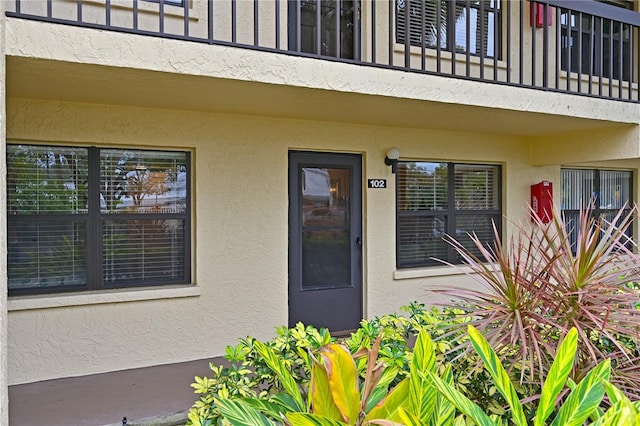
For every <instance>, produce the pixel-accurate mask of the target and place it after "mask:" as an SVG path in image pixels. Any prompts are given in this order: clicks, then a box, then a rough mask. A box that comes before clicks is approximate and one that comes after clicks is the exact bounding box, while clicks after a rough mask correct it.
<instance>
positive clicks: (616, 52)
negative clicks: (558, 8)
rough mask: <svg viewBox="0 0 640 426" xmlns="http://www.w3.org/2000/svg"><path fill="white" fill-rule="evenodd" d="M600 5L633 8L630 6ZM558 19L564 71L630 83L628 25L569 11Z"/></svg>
mask: <svg viewBox="0 0 640 426" xmlns="http://www.w3.org/2000/svg"><path fill="white" fill-rule="evenodd" d="M600 3H608V4H610V5H612V6H617V7H622V8H625V9H632V8H633V3H631V2H604V1H603V2H600ZM560 19H561V24H562V26H561V28H562V35H561V37H562V48H561V49H562V51H561V56H562V69H563V70H564V71H570V72H575V73H581V74H592V75H595V76H601V77H604V78H613V79H616V80H623V81H629V79H630V75H631V72H632V70H630V69H629V67H630V65H631V62H630V61H631V58H632V56H633V53H632V52H631V50H630V49H632V45H631V41H630V34H631V32H632V27H631V25H629V24H624V23H621V22H617V21H614V20H612V19H603V18H600V17H598V16H594V15H589V14H585V13H581V12H575V11H569V10H563V11H562V15H561V17H560Z"/></svg>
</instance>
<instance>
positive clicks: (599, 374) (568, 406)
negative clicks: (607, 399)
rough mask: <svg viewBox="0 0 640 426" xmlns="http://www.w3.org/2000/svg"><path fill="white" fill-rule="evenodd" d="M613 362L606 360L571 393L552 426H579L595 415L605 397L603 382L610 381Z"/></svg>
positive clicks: (588, 374)
mask: <svg viewBox="0 0 640 426" xmlns="http://www.w3.org/2000/svg"><path fill="white" fill-rule="evenodd" d="M610 374H611V361H610V360H609V359H606V360H604V361H603V362H601V363H600V364H598V365H597V366H596V367H595V368H593V369H592V370H591V371H589V373H587V375H586V376H585V377H584V378H583V379H582V380H581V381H580V383H578V385H577V386H576V388H575V389H574V390H573V391H571V394H569V397H568V398H567V399H566V400H565V402H564V404H562V407H561V408H560V411H559V412H558V415H557V416H556V417H555V419H553V422H552V423H551V426H579V425H582V424H583V423H584V422H585V421H586V420H587V419H588V418H589V416H590V415H591V413H593V412H594V411H595V410H596V409H597V408H598V406H599V405H600V402H602V398H603V397H604V385H603V384H602V381H603V380H609V375H610Z"/></svg>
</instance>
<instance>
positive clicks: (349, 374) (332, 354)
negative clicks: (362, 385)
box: [319, 343, 360, 424]
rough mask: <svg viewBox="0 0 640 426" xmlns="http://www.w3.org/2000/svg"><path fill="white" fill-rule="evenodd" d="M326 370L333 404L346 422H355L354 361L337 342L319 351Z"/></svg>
mask: <svg viewBox="0 0 640 426" xmlns="http://www.w3.org/2000/svg"><path fill="white" fill-rule="evenodd" d="M319 354H320V357H321V359H322V366H323V367H324V369H325V371H326V372H327V378H328V380H329V387H330V389H331V395H332V397H333V402H334V404H335V405H336V406H337V407H338V409H339V410H340V413H341V414H342V419H343V420H344V421H345V422H346V423H347V424H355V422H356V420H357V418H358V414H359V410H360V392H359V391H358V376H357V371H356V363H355V362H354V361H353V358H352V357H351V353H350V352H349V351H348V350H347V349H346V348H345V347H344V346H341V345H338V344H335V343H334V344H330V345H326V346H323V347H322V348H320V351H319Z"/></svg>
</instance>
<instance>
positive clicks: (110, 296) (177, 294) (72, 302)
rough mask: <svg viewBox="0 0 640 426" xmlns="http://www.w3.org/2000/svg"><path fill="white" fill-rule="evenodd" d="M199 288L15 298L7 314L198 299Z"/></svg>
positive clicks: (180, 287) (9, 304)
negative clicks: (126, 303)
mask: <svg viewBox="0 0 640 426" xmlns="http://www.w3.org/2000/svg"><path fill="white" fill-rule="evenodd" d="M200 295H201V287H199V286H194V285H188V286H174V287H162V288H144V289H131V288H130V289H126V290H123V289H120V290H118V291H98V292H84V293H73V294H59V295H55V294H47V295H39V296H23V297H21V296H16V297H12V298H10V299H9V301H8V305H7V309H8V311H9V312H15V311H28V310H33V309H48V308H62V307H68V306H86V305H100V304H110V303H124V302H138V301H145V300H159V299H178V298H183V297H199V296H200Z"/></svg>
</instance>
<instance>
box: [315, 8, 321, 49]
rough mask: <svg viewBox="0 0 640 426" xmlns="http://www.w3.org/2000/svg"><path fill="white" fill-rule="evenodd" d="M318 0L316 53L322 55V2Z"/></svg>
mask: <svg viewBox="0 0 640 426" xmlns="http://www.w3.org/2000/svg"><path fill="white" fill-rule="evenodd" d="M315 1H316V51H315V54H316V55H322V19H321V18H322V16H321V15H322V2H321V1H320V0H315Z"/></svg>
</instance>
